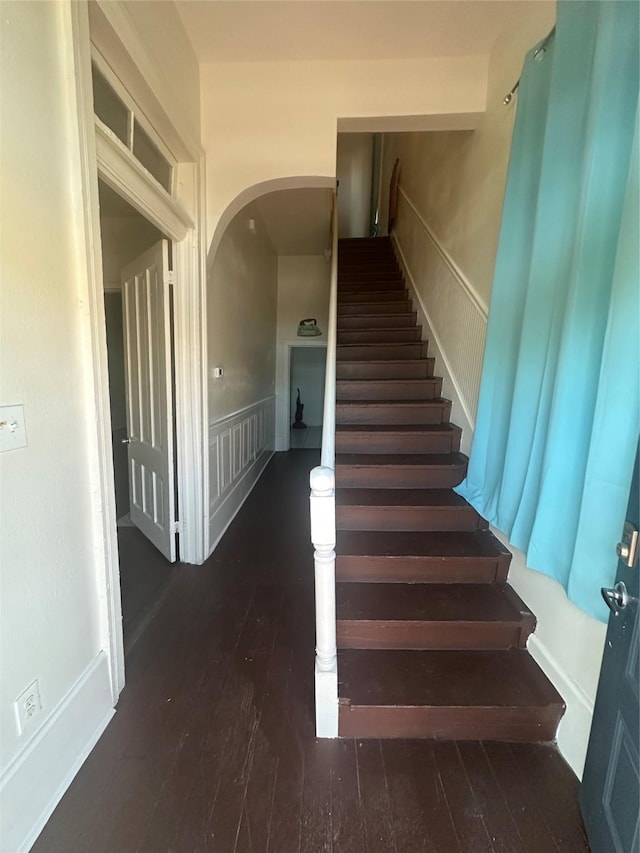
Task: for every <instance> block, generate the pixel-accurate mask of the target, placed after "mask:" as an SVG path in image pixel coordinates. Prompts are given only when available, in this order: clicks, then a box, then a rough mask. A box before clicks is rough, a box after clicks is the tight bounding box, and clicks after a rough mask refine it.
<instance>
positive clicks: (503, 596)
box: [336, 583, 531, 622]
mask: <svg viewBox="0 0 640 853" xmlns="http://www.w3.org/2000/svg"><path fill="white" fill-rule="evenodd" d="M336 605H337V616H338V620H354V621H355V620H358V621H361V620H362V621H371V620H375V621H381V620H384V621H391V622H396V621H398V622H414V621H437V622H443V621H445V622H453V621H463V622H493V621H500V622H520V621H521V620H522V618H523V616H525V615H527V614H528V615H529V616H531V614H529V613H528V611H527V609H526V608H525V606H524V604H523V603H522V602H521V601H520V600H519V599H518V597H517V596H516V594H515V593H514V592H513V590H512V589H511V587H509V585H508V584H505V583H500V584H498V583H496V584H486V583H485V584H482V583H480V584H470V583H468V584H456V583H449V584H447V583H440V584H439V583H434V584H419V583H339V584H338V585H337V587H336Z"/></svg>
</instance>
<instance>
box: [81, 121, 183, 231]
mask: <svg viewBox="0 0 640 853" xmlns="http://www.w3.org/2000/svg"><path fill="white" fill-rule="evenodd" d="M95 128H96V156H97V160H98V172H99V174H100V177H101V178H102V180H103V181H104V182H105V183H106V184H108V185H109V186H110V187H111V189H113V190H115V192H117V193H118V195H120V196H122V198H124V199H125V200H126V201H128V202H129V204H131V206H132V207H134V208H135V209H136V210H137V211H138V212H139V213H141V214H142V215H143V216H144V217H145V219H148V220H149V221H150V222H152V223H153V224H154V225H155V226H156V227H157V228H159V229H160V231H162V233H163V234H165V235H166V236H167V237H171V239H172V240H184V238H185V237H186V236H187V233H188V230H189V229H190V228H193V221H192V219H191V217H190V216H189V214H188V213H187V212H186V211H185V210H184V209H183V208H182V206H181V205H179V204H178V203H177V202H176V201H175V200H174V199H173V198H172V197H171V196H170V195H169V193H168V192H167V191H166V190H164V189H163V188H162V187H161V186H160V185H159V184H158V183H157V181H155V180H154V178H152V177H151V175H149V173H148V172H147V170H146V169H145V168H144V166H142V165H140V163H138V161H137V160H136V158H135V157H134V156H133V154H132V153H131V152H130V151H129V149H128V148H126V147H125V146H124V145H123V143H122V142H120V140H119V139H118V138H117V136H116V135H115V134H114V133H113V132H112V131H111V130H109V128H108V127H106V125H104V124H103V123H102V122H101V121H100V119H99V118H95Z"/></svg>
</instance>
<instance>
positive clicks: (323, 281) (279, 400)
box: [276, 255, 331, 450]
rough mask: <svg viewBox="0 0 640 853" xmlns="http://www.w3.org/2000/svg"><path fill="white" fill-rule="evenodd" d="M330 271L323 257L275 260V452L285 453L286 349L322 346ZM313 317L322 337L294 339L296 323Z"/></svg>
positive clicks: (286, 444) (287, 370)
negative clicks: (276, 307) (276, 333)
mask: <svg viewBox="0 0 640 853" xmlns="http://www.w3.org/2000/svg"><path fill="white" fill-rule="evenodd" d="M330 276H331V267H330V264H329V262H328V261H327V260H326V258H325V257H324V256H323V255H291V256H283V257H280V258H278V341H277V347H278V363H277V370H276V376H277V380H276V450H286V449H288V446H289V445H288V436H289V427H290V423H289V393H288V388H289V346H290V345H295V346H305V345H307V344H308V345H311V346H313V345H314V344H315V345H317V344H324V345H325V346H326V340H327V323H328V319H329V284H330ZM306 317H315V318H316V320H317V321H318V326H319V328H320V331H321V332H322V335H320V336H318V337H317V338H311V339H305V338H298V337H297V332H298V323H299V322H300V320H303V319H305V318H306Z"/></svg>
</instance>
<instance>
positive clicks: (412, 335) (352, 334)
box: [338, 326, 422, 344]
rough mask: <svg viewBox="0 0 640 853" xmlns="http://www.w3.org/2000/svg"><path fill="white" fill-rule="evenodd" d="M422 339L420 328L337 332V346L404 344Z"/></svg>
mask: <svg viewBox="0 0 640 853" xmlns="http://www.w3.org/2000/svg"><path fill="white" fill-rule="evenodd" d="M421 339H422V326H413V327H405V328H402V327H400V328H398V329H352V330H348V331H347V330H343V329H341V330H340V331H339V332H338V343H339V344H404V343H414V342H415V341H419V340H421Z"/></svg>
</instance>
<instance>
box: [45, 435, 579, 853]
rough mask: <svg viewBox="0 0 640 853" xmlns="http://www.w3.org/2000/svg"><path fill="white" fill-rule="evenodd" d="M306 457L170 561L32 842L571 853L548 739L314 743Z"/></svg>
mask: <svg viewBox="0 0 640 853" xmlns="http://www.w3.org/2000/svg"><path fill="white" fill-rule="evenodd" d="M317 462H318V454H317V453H316V452H314V451H304V450H299V451H291V452H290V453H288V454H278V455H276V457H275V458H274V459H273V460H272V462H271V463H270V465H269V466H268V468H267V470H266V471H265V473H264V475H263V476H262V478H261V480H260V482H259V483H258V485H257V486H256V488H255V489H254V491H253V493H252V494H251V496H250V497H249V499H248V500H247V502H246V503H245V505H244V507H243V509H242V510H241V512H240V514H239V515H238V517H237V519H236V520H235V522H234V523H233V525H232V526H231V527H230V529H229V531H228V532H227V534H226V535H225V537H224V539H223V540H222V542H221V543H220V545H219V547H218V548H217V549H216V552H215V554H214V555H213V556H212V557H211V558H210V559H209V561H208V562H207V563H206V565H205V566H202V567H194V566H181V567H179V568H178V570H177V572H176V573H175V575H174V576H173V578H172V579H171V582H170V587H169V589H168V591H167V592H166V593H165V594H164V596H163V598H162V601H161V602H160V605H159V606H158V608H157V610H156V612H155V615H154V617H153V619H152V621H151V622H150V623H149V625H148V626H147V628H146V630H145V631H144V633H143V634H142V636H141V637H140V638H139V640H138V642H137V643H136V645H135V647H134V648H133V649H132V651H131V653H130V654H129V656H128V658H127V687H126V688H125V690H124V692H123V694H122V696H121V699H120V703H119V705H118V713H117V714H116V716H115V718H114V719H113V721H112V722H111V724H110V725H109V727H108V728H107V730H106V732H105V734H104V735H103V737H102V738H101V740H100V741H99V743H98V745H97V746H96V748H95V749H94V751H93V752H92V754H91V755H90V756H89V758H88V759H87V761H86V762H85V764H84V766H83V767H82V769H81V770H80V773H79V774H78V776H77V777H76V779H75V780H74V782H73V784H72V785H71V787H70V789H69V790H68V791H67V793H66V795H65V796H64V798H63V800H62V801H61V803H60V804H59V806H58V808H57V809H56V811H55V812H54V814H53V815H52V817H51V819H50V821H49V823H48V824H47V826H46V827H45V829H44V830H43V832H42V834H41V836H40V838H39V839H38V841H37V842H36V844H35V846H34V848H33V850H34V851H35V853H45V851H46V852H47V853H76V851H78V853H79V851H82V853H101V851H104V853H107V852H108V853H115V852H116V851H119V852H120V851H121V853H133V851H140V853H142V851H144V853H164V851H167V853H168V851H173V853H198V851H215V853H263V851H270V853H303V851H304V853H321V851H336V853H338V851H340V853H342V851H352V853H387V851H392V852H393V853H411V852H412V851H415V853H424V852H425V851H426V853H483V851H487V853H586V851H588V849H589V848H588V845H587V842H586V841H585V838H584V833H583V828H582V821H581V818H580V814H579V810H578V805H577V793H578V783H577V780H576V778H575V776H574V775H573V773H572V772H571V770H570V769H569V768H568V767H567V765H566V764H565V763H564V761H563V760H562V758H561V757H560V755H559V754H558V753H557V752H556V750H555V749H554V748H553V747H552V746H549V745H530V744H505V743H481V742H465V743H458V744H456V743H452V742H434V741H407V740H400V741H378V740H352V739H344V740H336V741H318V740H316V739H315V738H314V722H313V655H314V617H313V560H312V551H311V547H310V545H309V522H308V493H309V488H308V471H309V469H310V468H311V467H313V465H315V464H317Z"/></svg>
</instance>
